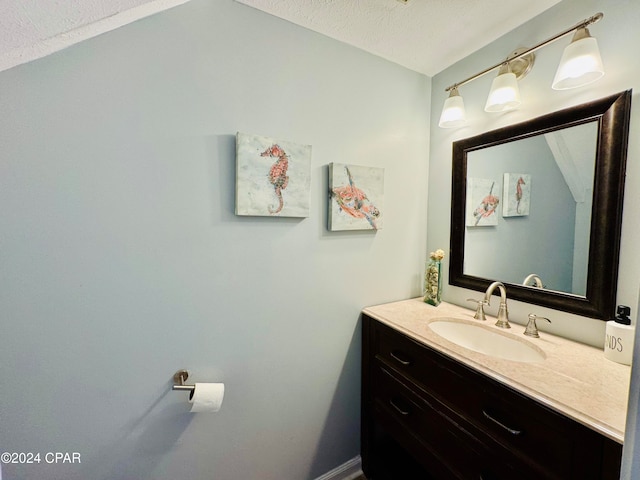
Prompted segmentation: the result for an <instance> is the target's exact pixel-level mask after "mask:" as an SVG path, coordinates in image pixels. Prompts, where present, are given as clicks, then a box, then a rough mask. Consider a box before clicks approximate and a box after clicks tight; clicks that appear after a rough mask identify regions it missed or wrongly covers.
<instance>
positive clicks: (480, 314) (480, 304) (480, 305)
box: [467, 298, 489, 320]
mask: <svg viewBox="0 0 640 480" xmlns="http://www.w3.org/2000/svg"><path fill="white" fill-rule="evenodd" d="M467 302H476V303H477V306H476V314H475V315H474V316H473V318H475V319H476V320H486V319H487V317H486V316H485V314H484V306H485V305H489V302H487V301H486V300H485V299H484V298H482V299H480V300H476V299H475V298H467Z"/></svg>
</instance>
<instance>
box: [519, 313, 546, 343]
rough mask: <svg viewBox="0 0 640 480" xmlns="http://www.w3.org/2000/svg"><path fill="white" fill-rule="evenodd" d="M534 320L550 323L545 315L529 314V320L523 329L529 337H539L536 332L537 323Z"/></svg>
mask: <svg viewBox="0 0 640 480" xmlns="http://www.w3.org/2000/svg"><path fill="white" fill-rule="evenodd" d="M536 320H545V321H547V322H549V323H551V320H549V319H548V318H546V317H539V316H537V315H535V314H533V313H530V314H529V322H528V323H527V328H526V329H525V331H524V334H525V335H527V336H529V337H535V338H540V334H539V333H538V325H536Z"/></svg>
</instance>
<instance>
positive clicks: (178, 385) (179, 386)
mask: <svg viewBox="0 0 640 480" xmlns="http://www.w3.org/2000/svg"><path fill="white" fill-rule="evenodd" d="M187 378H189V372H188V371H186V370H184V369H183V370H178V371H177V372H176V373H175V374H174V375H173V387H172V390H187V391H189V392H193V391H194V390H195V388H196V386H195V385H185V384H184V382H186V381H187Z"/></svg>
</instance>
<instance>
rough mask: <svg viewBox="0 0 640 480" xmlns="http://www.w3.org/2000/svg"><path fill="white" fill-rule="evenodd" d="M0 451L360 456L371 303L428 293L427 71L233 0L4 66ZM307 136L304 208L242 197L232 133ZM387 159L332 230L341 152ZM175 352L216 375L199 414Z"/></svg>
mask: <svg viewBox="0 0 640 480" xmlns="http://www.w3.org/2000/svg"><path fill="white" fill-rule="evenodd" d="M0 92H1V93H0V112H1V115H0V205H2V208H1V209H0V224H1V225H2V229H1V231H0V271H1V272H2V273H1V274H0V305H1V312H2V325H3V331H2V334H1V335H0V339H1V340H0V342H1V344H0V345H1V346H0V366H1V367H0V368H1V374H0V392H2V393H1V395H0V451H17V452H20V451H31V452H43V453H44V452H49V451H54V452H55V451H62V452H65V451H69V452H80V453H81V460H82V463H81V464H80V465H57V466H53V465H47V464H44V462H43V464H41V465H25V466H14V465H5V468H4V472H3V473H4V476H5V477H4V478H7V479H10V480H15V479H31V480H33V479H47V480H53V479H65V480H72V479H83V480H84V479H112V480H117V479H133V478H135V479H145V478H148V479H155V480H163V479H167V480H168V479H177V478H180V479H185V480H189V479H194V480H195V479H215V480H238V479H242V480H252V479H255V480H268V479H274V480H275V479H277V480H287V479H290V480H301V479H312V478H316V477H318V476H320V475H321V474H324V473H325V472H327V471H329V470H331V469H333V468H334V467H336V466H338V465H340V464H342V463H344V462H346V461H347V460H349V459H351V458H353V457H356V456H357V455H358V454H359V425H360V419H359V415H360V410H359V395H360V371H359V367H360V333H359V332H360V330H359V329H360V324H359V311H360V310H361V309H362V307H364V306H366V305H370V304H376V303H383V302H387V301H392V300H398V299H403V298H408V297H411V296H416V295H418V294H419V289H420V278H421V273H422V270H423V264H424V263H423V262H424V259H425V244H426V231H425V225H426V200H427V198H426V190H425V184H426V181H427V169H428V163H427V161H428V150H429V139H428V138H429V112H430V94H431V87H430V79H428V78H426V77H424V76H422V75H419V74H416V73H413V72H410V71H408V70H406V69H404V68H401V67H398V66H396V65H393V64H391V63H388V62H386V61H384V60H382V59H380V58H377V57H374V56H371V55H368V54H365V53H363V52H361V51H359V50H357V49H355V48H351V47H349V46H346V45H344V44H341V43H339V42H336V41H333V40H330V39H328V38H327V37H324V36H322V35H318V34H315V33H312V32H310V31H308V30H305V29H302V28H300V27H297V26H294V25H292V24H290V23H288V22H286V21H283V20H280V19H277V18H275V17H272V16H269V15H267V14H264V13H262V12H259V11H257V10H254V9H251V8H249V7H246V6H244V5H241V4H238V3H235V2H233V1H231V0H216V1H215V2H212V1H209V0H193V1H191V2H189V3H187V4H185V5H183V6H181V7H177V8H175V9H172V10H170V11H168V12H165V13H162V14H158V15H155V16H153V17H150V18H147V19H145V20H142V21H139V22H136V23H134V24H131V25H129V26H126V27H124V28H121V29H118V30H116V31H114V32H111V33H108V34H105V35H102V36H100V37H97V38H94V39H92V40H89V41H86V42H84V43H81V44H79V45H76V46H74V47H71V48H69V49H67V50H65V51H62V52H59V53H57V54H54V55H52V56H49V57H47V58H44V59H41V60H38V61H35V62H32V63H29V64H26V65H23V66H20V67H16V68H14V69H11V70H8V71H6V72H3V73H1V74H0ZM238 130H240V131H243V132H248V133H255V134H259V135H266V136H272V137H276V138H282V139H285V140H289V141H293V142H297V143H304V144H310V145H312V147H313V158H312V165H311V215H310V217H309V218H307V219H284V218H246V217H242V218H240V217H236V216H235V215H234V213H233V212H234V182H235V160H234V154H235V150H234V148H235V147H234V135H235V133H236V131H238ZM330 162H341V163H353V164H358V165H369V166H374V167H383V168H385V208H384V211H383V214H384V215H385V220H384V229H383V230H381V231H379V232H378V233H375V234H374V233H372V232H351V233H329V232H328V231H327V229H326V210H327V206H326V198H327V192H328V185H327V173H328V172H327V165H328V164H329V163H330ZM179 368H188V369H190V370H191V372H192V377H193V380H194V381H223V382H225V384H226V388H227V391H226V396H225V401H224V404H223V406H222V409H221V411H220V412H219V413H217V414H198V415H192V414H189V413H186V412H187V410H188V404H187V402H186V398H187V395H186V394H185V393H179V392H171V391H170V390H169V388H170V381H171V377H172V375H173V373H174V372H175V371H176V370H178V369H179Z"/></svg>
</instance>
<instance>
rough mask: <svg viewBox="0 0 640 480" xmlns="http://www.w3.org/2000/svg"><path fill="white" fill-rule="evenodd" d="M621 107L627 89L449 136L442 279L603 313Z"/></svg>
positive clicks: (618, 208)
mask: <svg viewBox="0 0 640 480" xmlns="http://www.w3.org/2000/svg"><path fill="white" fill-rule="evenodd" d="M630 107H631V91H630V90H629V91H626V92H622V93H620V94H616V95H612V96H610V97H607V98H603V99H600V100H597V101H594V102H591V103H588V104H584V105H580V106H577V107H573V108H569V109H566V110H562V111H559V112H556V113H552V114H549V115H545V116H543V117H539V118H536V119H533V120H530V121H527V122H524V123H520V124H517V125H512V126H509V127H505V128H502V129H499V130H495V131H491V132H487V133H484V134H481V135H477V136H475V137H471V138H467V139H463V140H459V141H457V142H454V144H453V175H452V177H453V183H452V211H451V260H450V272H449V283H450V284H452V285H456V286H461V287H465V288H471V289H474V290H479V291H484V290H485V289H486V288H487V286H488V285H489V283H491V282H492V281H495V280H500V281H502V282H503V283H505V284H506V285H507V290H508V294H509V297H510V298H514V299H517V300H521V301H525V302H529V303H535V304H537V305H543V306H547V307H551V308H555V309H558V310H563V311H567V312H572V313H577V314H580V315H586V316H590V317H593V318H601V319H609V318H611V316H612V314H613V313H614V311H613V310H614V308H615V299H616V285H617V275H618V259H619V248H620V228H621V220H622V200H623V194H624V175H625V165H626V151H627V139H628V130H629V116H630ZM482 188H484V190H485V191H482Z"/></svg>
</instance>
